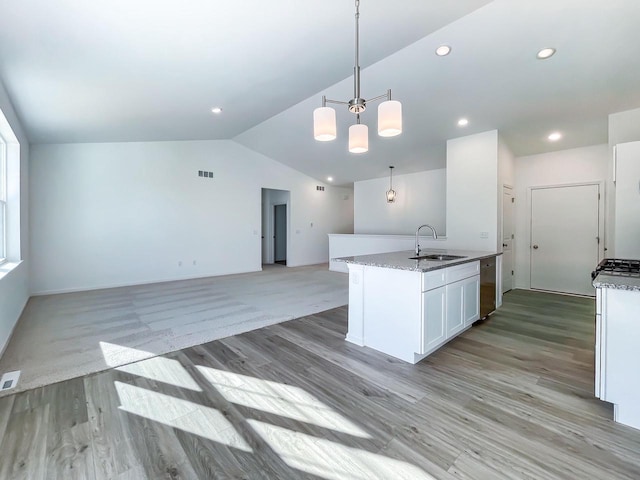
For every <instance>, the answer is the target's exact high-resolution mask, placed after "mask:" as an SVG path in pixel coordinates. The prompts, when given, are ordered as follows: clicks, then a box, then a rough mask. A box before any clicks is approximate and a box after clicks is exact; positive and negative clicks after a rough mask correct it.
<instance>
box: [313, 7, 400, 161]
mask: <svg viewBox="0 0 640 480" xmlns="http://www.w3.org/2000/svg"><path fill="white" fill-rule="evenodd" d="M355 6H356V16H355V20H356V42H355V43H356V45H355V47H356V48H355V50H356V55H355V65H354V67H353V98H352V99H351V100H348V101H341V100H329V99H328V98H327V97H325V96H323V97H322V106H321V107H320V108H316V109H315V110H314V111H313V136H314V138H315V139H316V140H318V141H320V142H327V141H330V140H334V139H335V138H336V112H335V110H334V109H333V108H330V107H327V103H332V104H338V105H346V106H347V107H348V109H349V111H350V112H351V113H355V114H356V116H357V123H356V124H355V125H352V126H351V127H349V151H350V152H351V153H364V152H366V151H368V150H369V129H368V128H367V126H366V125H361V124H360V114H361V113H363V112H364V111H365V110H366V108H367V102H377V101H379V100H384V101H383V102H382V103H381V104H380V105H379V106H378V135H380V136H381V137H394V136H396V135H399V134H400V133H402V104H401V103H400V102H398V101H397V100H391V90H387V93H386V94H383V95H378V96H377V97H373V98H370V99H369V100H366V99H364V98H362V97H361V96H360V0H355Z"/></svg>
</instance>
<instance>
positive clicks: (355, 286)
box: [333, 249, 500, 363]
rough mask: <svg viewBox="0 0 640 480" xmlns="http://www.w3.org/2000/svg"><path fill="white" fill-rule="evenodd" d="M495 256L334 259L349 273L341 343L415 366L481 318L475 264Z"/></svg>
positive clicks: (458, 253) (427, 253)
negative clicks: (346, 315)
mask: <svg viewBox="0 0 640 480" xmlns="http://www.w3.org/2000/svg"><path fill="white" fill-rule="evenodd" d="M497 255H500V254H499V253H497V252H478V251H467V250H443V249H437V250H436V249H428V250H426V249H425V250H423V251H421V252H420V258H419V259H415V258H414V257H416V254H415V252H413V251H401V252H391V253H381V254H374V255H360V256H354V257H343V258H336V259H333V260H335V261H338V262H345V263H347V266H348V268H349V327H348V333H347V337H346V340H347V341H349V342H351V343H355V344H356V345H360V346H367V347H370V348H374V349H376V350H379V351H381V352H383V353H386V354H388V355H391V356H393V357H396V358H399V359H401V360H404V361H406V362H409V363H417V362H419V361H420V360H422V359H423V358H425V357H426V356H427V355H429V354H430V353H432V352H434V351H435V350H437V349H438V348H440V347H441V346H442V345H444V344H445V343H447V342H448V341H449V340H451V339H452V338H454V337H456V336H457V335H459V334H460V333H462V332H463V331H464V330H466V329H467V328H469V327H470V326H471V324H472V323H473V322H475V321H476V320H478V319H479V318H480V263H481V261H483V260H487V259H490V258H493V257H496V256H497ZM493 281H494V282H495V278H494V279H493Z"/></svg>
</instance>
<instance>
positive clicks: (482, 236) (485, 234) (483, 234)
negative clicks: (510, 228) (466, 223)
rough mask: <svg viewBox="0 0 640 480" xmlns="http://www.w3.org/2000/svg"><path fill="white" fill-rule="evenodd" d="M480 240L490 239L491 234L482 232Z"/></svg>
mask: <svg viewBox="0 0 640 480" xmlns="http://www.w3.org/2000/svg"><path fill="white" fill-rule="evenodd" d="M480 238H489V232H480Z"/></svg>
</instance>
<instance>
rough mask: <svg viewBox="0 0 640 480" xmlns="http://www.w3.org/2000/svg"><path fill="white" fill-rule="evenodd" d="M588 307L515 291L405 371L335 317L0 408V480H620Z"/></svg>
mask: <svg viewBox="0 0 640 480" xmlns="http://www.w3.org/2000/svg"><path fill="white" fill-rule="evenodd" d="M593 315H594V302H593V300H592V299H585V298H577V297H567V296H559V295H554V294H547V293H536V292H527V291H514V292H511V293H509V294H507V295H505V300H504V306H503V307H502V308H501V309H500V310H499V311H498V312H496V313H495V314H494V315H493V316H491V317H490V319H489V320H487V321H485V322H481V323H479V324H477V325H476V326H474V327H473V328H472V329H470V330H468V331H467V332H465V333H463V334H462V335H460V336H459V337H458V338H456V339H454V340H453V341H451V342H450V343H449V344H448V345H446V346H445V347H443V348H442V349H440V350H439V351H438V352H436V353H434V354H433V355H431V356H430V357H428V358H427V359H425V360H424V361H422V362H420V363H418V364H416V365H411V364H408V363H405V362H402V361H400V360H396V359H394V358H392V357H389V356H387V355H384V354H381V353H378V352H375V351H373V350H370V349H368V348H361V347H357V346H354V345H352V344H350V343H348V342H345V341H344V336H345V334H346V327H347V308H346V307H340V308H337V309H333V310H329V311H326V312H322V313H318V314H316V315H311V316H307V317H304V318H300V319H297V320H292V321H288V322H285V323H281V324H277V325H272V326H267V327H264V328H262V329H259V330H254V331H251V332H247V333H243V334H240V335H235V336H231V337H227V338H224V339H220V340H216V341H213V342H210V343H206V344H204V345H198V346H194V347H192V348H187V349H184V350H181V351H177V352H173V353H169V354H167V355H162V356H158V357H154V358H150V359H146V360H142V361H139V362H136V363H132V364H128V365H124V366H122V367H117V368H115V369H111V370H107V371H104V372H100V373H97V374H92V375H88V376H84V377H78V378H74V379H71V380H67V381H64V382H61V383H57V384H52V385H47V386H44V387H41V388H36V389H33V390H29V391H25V392H21V393H18V394H15V395H10V396H5V397H3V398H0V413H1V415H0V419H1V421H0V452H2V462H1V463H0V478H3V479H4V478H29V479H37V478H47V479H50V478H65V479H66V478H87V479H93V478H96V479H103V478H132V479H145V478H148V479H160V478H176V479H177V478H181V479H209V478H251V479H253V478H264V479H274V478H278V479H288V478H292V479H293V478H317V479H361V480H365V479H374V478H380V479H391V478H393V479H411V480H415V479H425V480H431V479H454V478H469V479H471V478H473V479H492V480H496V479H503V478H504V479H507V478H510V479H513V478H522V479H542V478H544V479H578V478H611V479H613V478H615V479H629V480H631V479H637V478H638V477H639V476H640V432H639V431H637V430H635V429H632V428H628V427H625V426H622V425H619V424H615V423H614V422H613V421H612V420H611V406H610V404H607V403H604V402H601V401H599V400H597V399H595V398H594V397H593V364H594V355H593V342H594V328H593Z"/></svg>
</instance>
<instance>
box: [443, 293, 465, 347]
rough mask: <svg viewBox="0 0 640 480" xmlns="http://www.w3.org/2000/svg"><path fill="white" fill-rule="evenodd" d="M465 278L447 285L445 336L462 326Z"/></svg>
mask: <svg viewBox="0 0 640 480" xmlns="http://www.w3.org/2000/svg"><path fill="white" fill-rule="evenodd" d="M464 284H465V280H460V281H459V282H455V283H451V284H449V285H447V315H446V316H447V338H449V337H451V336H453V335H455V334H456V333H458V332H459V331H460V330H462V329H463V328H464Z"/></svg>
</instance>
